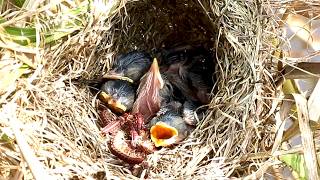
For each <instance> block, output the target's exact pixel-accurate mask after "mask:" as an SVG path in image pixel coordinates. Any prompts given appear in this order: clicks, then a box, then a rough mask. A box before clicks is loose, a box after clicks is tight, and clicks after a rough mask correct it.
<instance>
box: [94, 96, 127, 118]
mask: <svg viewBox="0 0 320 180" xmlns="http://www.w3.org/2000/svg"><path fill="white" fill-rule="evenodd" d="M99 99H100V100H101V101H102V102H104V103H106V104H107V106H108V108H110V109H111V111H113V112H115V113H119V114H122V113H124V112H126V111H127V108H126V107H125V106H124V105H123V104H121V103H119V102H118V101H116V100H114V99H113V98H112V97H111V96H110V95H109V94H107V93H105V92H100V93H99Z"/></svg>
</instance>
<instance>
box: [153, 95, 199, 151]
mask: <svg viewBox="0 0 320 180" xmlns="http://www.w3.org/2000/svg"><path fill="white" fill-rule="evenodd" d="M184 113H185V110H184V107H183V105H182V104H181V103H180V102H177V101H173V102H170V103H169V104H168V105H166V106H164V107H162V108H161V110H160V112H159V113H158V116H157V117H154V118H153V119H152V120H151V121H150V126H151V128H150V136H151V140H152V141H153V142H154V144H155V146H156V147H160V146H164V147H167V146H171V145H173V144H176V143H179V142H181V141H182V140H184V139H185V138H186V137H187V136H188V135H189V134H190V133H191V132H192V131H193V130H194V128H195V124H196V122H192V120H193V119H192V118H190V116H189V114H188V115H186V114H184Z"/></svg>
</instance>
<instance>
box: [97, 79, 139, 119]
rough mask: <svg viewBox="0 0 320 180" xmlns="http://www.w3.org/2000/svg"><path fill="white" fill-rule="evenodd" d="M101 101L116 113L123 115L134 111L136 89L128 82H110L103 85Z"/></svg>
mask: <svg viewBox="0 0 320 180" xmlns="http://www.w3.org/2000/svg"><path fill="white" fill-rule="evenodd" d="M99 99H100V100H101V101H103V102H104V103H105V104H106V105H107V106H108V108H110V109H111V111H113V112H114V113H117V114H122V113H124V112H126V111H129V110H131V109H132V106H133V103H134V99H135V89H134V88H133V86H132V84H130V83H129V82H127V81H123V80H109V81H107V82H105V83H104V84H103V85H102V87H101V92H100V93H99Z"/></svg>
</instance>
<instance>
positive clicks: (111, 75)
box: [102, 71, 133, 83]
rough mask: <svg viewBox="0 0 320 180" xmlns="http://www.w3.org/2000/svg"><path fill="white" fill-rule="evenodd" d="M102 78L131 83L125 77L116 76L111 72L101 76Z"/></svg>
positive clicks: (131, 81)
mask: <svg viewBox="0 0 320 180" xmlns="http://www.w3.org/2000/svg"><path fill="white" fill-rule="evenodd" d="M102 78H105V79H114V80H123V81H128V82H130V83H133V80H132V79H130V78H128V77H126V76H121V75H119V74H116V73H114V72H112V71H110V72H108V73H107V74H105V75H103V76H102Z"/></svg>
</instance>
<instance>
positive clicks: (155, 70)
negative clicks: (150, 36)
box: [150, 58, 164, 89]
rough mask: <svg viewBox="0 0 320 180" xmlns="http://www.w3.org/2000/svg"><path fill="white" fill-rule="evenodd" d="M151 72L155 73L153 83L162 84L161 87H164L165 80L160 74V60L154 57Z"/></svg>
mask: <svg viewBox="0 0 320 180" xmlns="http://www.w3.org/2000/svg"><path fill="white" fill-rule="evenodd" d="M150 72H151V74H153V75H154V76H153V77H152V84H158V83H159V84H160V89H162V88H163V86H164V82H163V79H162V77H161V74H160V70H159V65H158V60H157V59H156V58H154V59H153V62H152V64H151V67H150Z"/></svg>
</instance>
